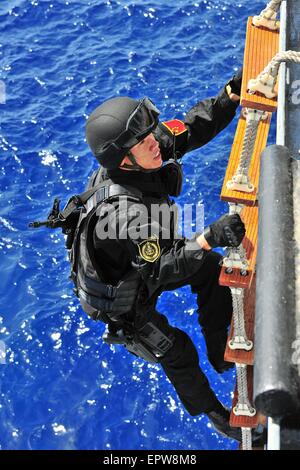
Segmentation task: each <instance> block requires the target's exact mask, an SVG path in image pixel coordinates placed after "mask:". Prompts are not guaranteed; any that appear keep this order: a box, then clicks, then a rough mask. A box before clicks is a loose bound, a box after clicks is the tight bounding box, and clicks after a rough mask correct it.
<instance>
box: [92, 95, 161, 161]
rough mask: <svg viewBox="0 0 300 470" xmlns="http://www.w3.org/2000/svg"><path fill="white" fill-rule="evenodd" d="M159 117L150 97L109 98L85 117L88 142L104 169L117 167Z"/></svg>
mask: <svg viewBox="0 0 300 470" xmlns="http://www.w3.org/2000/svg"><path fill="white" fill-rule="evenodd" d="M158 116H159V110H158V109H157V108H156V106H155V105H154V104H153V103H152V101H151V100H150V99H149V98H143V99H141V100H134V99H132V98H128V97H122V98H112V99H111V100H108V101H105V103H103V104H102V105H101V106H98V108H96V109H95V111H93V112H92V114H91V115H90V117H89V118H88V120H87V123H86V139H87V142H88V144H89V146H90V148H91V150H92V152H93V154H94V155H95V157H96V158H97V160H98V161H99V163H100V164H101V165H102V166H103V167H104V168H108V169H113V168H118V166H119V165H120V164H121V162H122V160H123V158H124V157H125V155H126V154H127V153H128V150H129V149H130V148H131V147H133V146H134V145H136V144H137V143H138V142H140V141H141V140H143V139H144V138H145V137H146V136H147V135H149V134H150V133H151V132H152V131H153V129H155V127H156V126H157V124H158Z"/></svg>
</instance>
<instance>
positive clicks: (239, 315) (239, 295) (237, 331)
mask: <svg viewBox="0 0 300 470" xmlns="http://www.w3.org/2000/svg"><path fill="white" fill-rule="evenodd" d="M230 292H231V296H232V309H233V332H234V334H233V337H232V339H231V340H230V341H229V343H228V346H229V348H230V349H243V350H245V351H250V350H251V349H252V348H253V342H252V341H250V340H249V339H248V337H247V334H246V329H245V313H244V289H242V288H235V287H231V288H230Z"/></svg>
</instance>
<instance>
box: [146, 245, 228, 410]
mask: <svg viewBox="0 0 300 470" xmlns="http://www.w3.org/2000/svg"><path fill="white" fill-rule="evenodd" d="M220 259H221V256H220V255H219V254H218V253H215V252H213V251H211V252H209V253H208V254H207V256H206V258H205V260H204V263H203V265H202V266H201V269H200V270H199V271H198V272H197V273H196V274H194V275H193V276H192V277H191V278H189V279H187V280H186V281H185V282H181V283H178V284H172V285H166V288H165V289H164V290H174V289H176V288H179V287H182V286H185V285H190V286H191V289H192V292H193V293H196V294H197V303H198V315H199V324H200V325H201V327H202V328H204V329H205V331H206V332H207V333H209V332H210V331H211V332H214V331H218V330H221V329H224V328H227V327H228V325H229V324H230V321H231V316H232V300H231V294H230V289H229V288H228V287H222V286H220V285H219V283H218V280H219V275H220V269H221V268H220V266H219V261H220ZM145 313H146V312H145ZM142 317H143V319H142V318H141V316H139V321H138V323H139V326H142V324H143V323H146V322H147V321H151V322H152V323H154V324H155V325H156V326H157V327H158V328H159V329H161V331H163V332H164V333H165V334H166V335H167V336H168V335H173V336H174V338H175V341H174V345H173V346H172V348H171V349H170V350H169V351H167V353H166V355H165V356H164V357H163V358H162V359H161V361H160V362H161V365H162V368H163V370H164V371H165V373H166V375H167V377H168V378H169V380H170V381H171V383H172V384H173V386H174V387H175V390H176V392H177V394H178V396H179V398H180V400H181V402H182V403H183V405H184V406H185V408H186V410H187V411H188V412H189V413H190V414H191V415H192V416H195V415H198V414H200V413H205V412H209V411H211V410H212V409H214V407H215V403H216V397H215V394H214V392H213V391H212V389H211V388H210V385H209V383H208V380H207V378H206V376H205V374H204V373H203V371H202V369H201V368H200V366H199V356H198V353H197V350H196V348H195V346H194V344H193V342H192V340H191V339H190V337H189V336H188V335H187V334H186V333H185V332H183V331H182V330H180V329H179V328H174V327H173V326H171V325H170V324H169V322H168V320H167V318H166V317H165V316H164V315H162V314H160V313H159V312H157V311H156V310H155V306H154V307H153V308H150V309H149V310H148V311H147V313H146V315H145V316H143V315H142Z"/></svg>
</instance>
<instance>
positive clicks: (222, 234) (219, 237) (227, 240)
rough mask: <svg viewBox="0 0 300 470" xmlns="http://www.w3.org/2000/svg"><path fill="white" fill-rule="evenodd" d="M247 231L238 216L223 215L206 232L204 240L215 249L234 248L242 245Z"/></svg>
mask: <svg viewBox="0 0 300 470" xmlns="http://www.w3.org/2000/svg"><path fill="white" fill-rule="evenodd" d="M245 233H246V230H245V225H244V223H243V222H242V220H241V218H240V216H239V215H238V214H233V215H223V216H222V217H221V218H220V219H218V220H217V221H216V222H214V223H213V224H211V225H209V226H208V227H207V228H206V229H205V230H204V233H203V235H204V238H205V240H206V241H207V243H208V244H209V245H210V246H211V247H212V248H215V247H216V246H234V247H237V246H239V245H240V244H241V242H242V240H243V238H244V236H245Z"/></svg>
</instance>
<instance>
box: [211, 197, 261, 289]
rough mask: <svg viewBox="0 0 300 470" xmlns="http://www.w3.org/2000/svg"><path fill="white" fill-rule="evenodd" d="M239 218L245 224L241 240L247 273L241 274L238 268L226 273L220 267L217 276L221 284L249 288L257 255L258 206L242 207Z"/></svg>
mask: <svg viewBox="0 0 300 470" xmlns="http://www.w3.org/2000/svg"><path fill="white" fill-rule="evenodd" d="M241 218H242V220H243V222H244V224H245V226H246V235H245V238H244V240H243V247H244V248H245V250H246V254H247V259H248V260H249V269H248V275H247V276H242V275H241V273H240V270H239V269H233V273H232V274H226V272H225V268H224V267H222V269H221V274H220V278H219V284H220V285H221V286H229V287H243V288H244V289H246V288H249V287H250V286H251V283H252V279H253V275H254V272H255V264H256V255H257V232H258V207H248V206H246V207H244V209H243V210H242V212H241Z"/></svg>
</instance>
